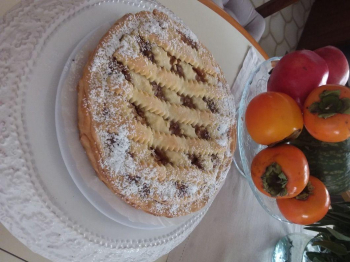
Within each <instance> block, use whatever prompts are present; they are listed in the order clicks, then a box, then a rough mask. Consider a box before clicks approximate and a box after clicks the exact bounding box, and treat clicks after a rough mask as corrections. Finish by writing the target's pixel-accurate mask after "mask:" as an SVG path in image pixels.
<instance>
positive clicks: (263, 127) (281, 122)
mask: <svg viewBox="0 0 350 262" xmlns="http://www.w3.org/2000/svg"><path fill="white" fill-rule="evenodd" d="M257 112H259V114H257ZM245 121H246V126H247V130H248V132H249V134H250V136H251V137H252V139H253V140H254V141H255V142H257V143H258V144H262V145H273V144H276V143H279V142H281V141H287V140H289V139H291V138H294V137H297V136H298V135H299V133H300V132H301V130H302V129H303V116H302V113H301V110H300V108H299V107H298V105H297V103H296V102H295V101H294V100H293V99H292V98H291V97H289V96H288V95H286V94H283V93H278V92H264V93H261V94H259V95H257V96H256V97H254V98H253V100H252V101H251V102H250V103H249V105H248V107H247V110H246V113H245Z"/></svg>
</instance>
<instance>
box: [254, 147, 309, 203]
mask: <svg viewBox="0 0 350 262" xmlns="http://www.w3.org/2000/svg"><path fill="white" fill-rule="evenodd" d="M251 173H252V180H253V182H254V184H255V186H256V187H257V189H258V190H259V191H260V192H261V193H263V194H265V195H267V196H269V197H274V198H291V197H295V196H297V195H298V194H299V193H300V192H301V191H302V190H303V189H304V188H305V186H306V184H307V182H308V180H309V165H308V163H307V160H306V157H305V155H304V153H303V152H302V151H301V150H300V149H298V148H296V147H295V146H291V145H279V146H276V147H269V148H265V149H263V150H262V151H260V152H259V153H258V154H257V155H256V156H255V157H254V159H253V162H252V165H251Z"/></svg>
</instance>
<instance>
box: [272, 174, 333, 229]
mask: <svg viewBox="0 0 350 262" xmlns="http://www.w3.org/2000/svg"><path fill="white" fill-rule="evenodd" d="M330 203H331V201H330V197H329V193H328V190H327V188H326V186H325V185H324V184H323V183H322V182H321V180H319V179H318V178H316V177H313V176H310V178H309V183H308V185H307V186H306V187H305V189H304V190H303V191H302V193H301V194H300V195H298V196H297V197H293V198H288V199H277V205H278V208H279V210H280V211H281V213H282V215H283V216H284V217H285V218H286V219H287V220H288V221H290V222H292V223H295V224H300V225H310V224H313V223H315V222H317V221H319V220H321V219H322V218H323V217H324V216H325V215H326V214H327V211H328V209H329V206H330Z"/></svg>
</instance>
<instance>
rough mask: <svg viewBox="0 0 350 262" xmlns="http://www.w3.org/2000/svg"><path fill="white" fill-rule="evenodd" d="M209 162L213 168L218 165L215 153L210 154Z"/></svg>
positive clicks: (218, 161) (218, 160)
mask: <svg viewBox="0 0 350 262" xmlns="http://www.w3.org/2000/svg"><path fill="white" fill-rule="evenodd" d="M211 162H212V163H213V168H216V167H218V166H219V165H220V159H219V158H218V156H217V155H214V154H213V155H211Z"/></svg>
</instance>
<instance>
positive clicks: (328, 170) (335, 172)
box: [291, 128, 350, 195]
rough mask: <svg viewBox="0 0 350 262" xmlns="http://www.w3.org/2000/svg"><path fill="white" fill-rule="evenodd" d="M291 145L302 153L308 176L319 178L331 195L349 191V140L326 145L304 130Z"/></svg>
mask: <svg viewBox="0 0 350 262" xmlns="http://www.w3.org/2000/svg"><path fill="white" fill-rule="evenodd" d="M291 144H292V145H294V146H296V147H298V148H299V149H300V150H301V151H303V152H304V154H305V156H306V159H307V160H308V163H309V168H310V175H311V176H315V177H317V178H319V179H320V180H321V181H322V182H323V183H324V184H325V185H326V187H327V189H328V192H329V193H330V194H331V195H337V194H340V193H342V192H344V191H347V190H349V189H350V139H347V140H345V141H343V142H339V143H326V142H322V141H319V140H317V139H315V138H313V137H312V136H311V135H310V134H309V133H308V132H307V131H306V129H305V128H304V130H303V131H302V133H301V134H300V136H299V137H298V138H297V139H296V140H293V141H292V142H291Z"/></svg>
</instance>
